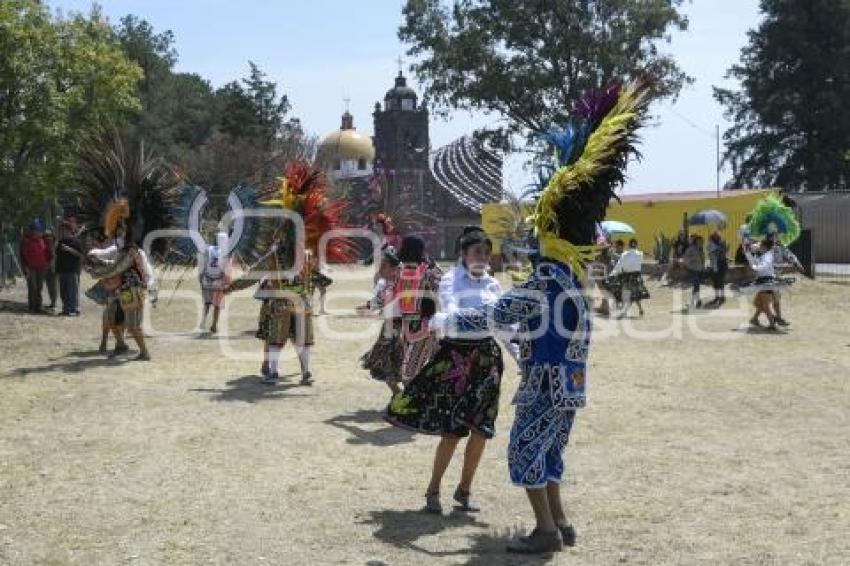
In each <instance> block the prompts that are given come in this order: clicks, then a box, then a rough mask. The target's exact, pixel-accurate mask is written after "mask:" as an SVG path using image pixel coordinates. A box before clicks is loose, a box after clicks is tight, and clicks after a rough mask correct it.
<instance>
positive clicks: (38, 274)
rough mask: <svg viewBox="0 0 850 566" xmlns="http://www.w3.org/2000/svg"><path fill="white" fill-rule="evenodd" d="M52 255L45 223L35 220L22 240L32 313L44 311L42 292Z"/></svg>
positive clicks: (23, 261)
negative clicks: (45, 236)
mask: <svg viewBox="0 0 850 566" xmlns="http://www.w3.org/2000/svg"><path fill="white" fill-rule="evenodd" d="M52 255H53V254H52V252H51V250H50V249H49V248H48V247H47V243H46V242H45V240H44V224H42V223H41V220H38V219H36V220H33V221H32V224H30V227H29V231H28V232H27V234H26V235H25V236H24V238H23V240H21V248H20V256H21V268H22V269H23V270H24V276H25V277H26V278H27V303H28V307H29V311H30V312H31V313H41V312H42V302H41V292H42V290H43V289H44V278H45V275H46V274H47V268H48V266H49V265H50V261H51V259H52Z"/></svg>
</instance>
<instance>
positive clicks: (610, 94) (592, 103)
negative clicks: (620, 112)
mask: <svg viewBox="0 0 850 566" xmlns="http://www.w3.org/2000/svg"><path fill="white" fill-rule="evenodd" d="M619 96H620V87H619V85H613V86H609V87H608V88H606V89H602V90H595V91H592V92H590V93H588V94H586V95H585V96H583V97H582V98H580V99H579V100H578V102H576V104H575V107H574V108H573V112H574V114H575V116H577V117H580V118H583V119H584V120H586V121H587V122H588V123H589V124H591V127H595V125H596V124H598V123H599V121H600V120H602V118H604V117H605V115H606V114H608V112H610V111H611V109H612V108H613V107H614V104H616V102H617V98H618V97H619Z"/></svg>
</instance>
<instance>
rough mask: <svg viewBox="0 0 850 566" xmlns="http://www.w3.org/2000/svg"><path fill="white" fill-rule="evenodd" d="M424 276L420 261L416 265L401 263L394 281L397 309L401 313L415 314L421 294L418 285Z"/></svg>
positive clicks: (423, 265)
mask: <svg viewBox="0 0 850 566" xmlns="http://www.w3.org/2000/svg"><path fill="white" fill-rule="evenodd" d="M424 277H425V264H424V263H420V264H419V265H417V266H416V267H410V266H407V265H403V266H402V268H401V273H400V275H399V278H398V283H396V288H395V292H396V297H398V306H399V311H400V312H401V314H402V315H411V314H417V313H418V312H419V304H420V300H421V298H422V297H421V294H420V293H419V286H420V285H421V284H422V280H423V279H424Z"/></svg>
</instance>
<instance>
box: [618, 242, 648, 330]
mask: <svg viewBox="0 0 850 566" xmlns="http://www.w3.org/2000/svg"><path fill="white" fill-rule="evenodd" d="M642 268H643V252H642V251H640V250H639V249H638V241H637V240H636V239H634V238H632V239H631V240H629V249H628V251H626V252H624V253H622V254H621V255H620V259H619V260H618V261H617V265H615V266H614V269H613V271H612V272H611V275H612V276H615V277H619V280H620V288H621V289H622V291H621V293H622V301H623V305H622V308H621V310H620V314H619V315H618V317H617V318H623V317H625V316H626V315H627V314H628V313H629V309H630V308H631V306H632V304H636V305H637V307H638V312H639V313H640V316H643V305H641V301H645V300H648V299H649V291H648V290H647V289H646V285H645V284H644V282H643V276H642V275H641V269H642Z"/></svg>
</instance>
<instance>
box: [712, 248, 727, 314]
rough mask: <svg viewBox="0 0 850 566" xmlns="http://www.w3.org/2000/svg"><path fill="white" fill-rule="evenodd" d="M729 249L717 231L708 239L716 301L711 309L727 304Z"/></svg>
mask: <svg viewBox="0 0 850 566" xmlns="http://www.w3.org/2000/svg"><path fill="white" fill-rule="evenodd" d="M728 251H729V248H728V246H727V245H726V242H725V241H724V240H723V237H722V236H721V235H720V232H719V231H715V232H713V233H712V234H711V236H709V239H708V263H709V267H710V269H711V282H712V285H713V286H714V299H713V300H712V301H711V302H710V303H708V306H709V307H718V308H719V307H721V306H723V303H725V302H726V293H725V290H724V289H725V287H726V273H727V272H728V271H729V258H728V257H727V256H728Z"/></svg>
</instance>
